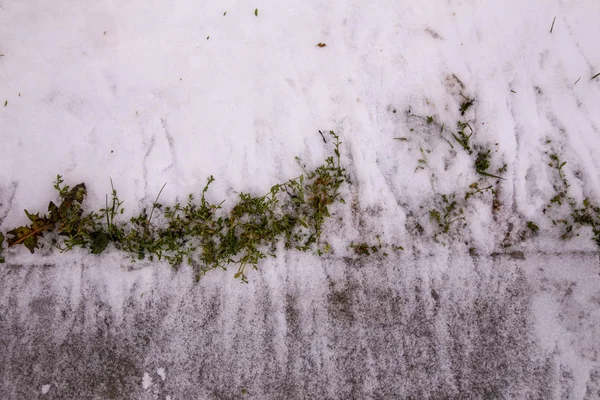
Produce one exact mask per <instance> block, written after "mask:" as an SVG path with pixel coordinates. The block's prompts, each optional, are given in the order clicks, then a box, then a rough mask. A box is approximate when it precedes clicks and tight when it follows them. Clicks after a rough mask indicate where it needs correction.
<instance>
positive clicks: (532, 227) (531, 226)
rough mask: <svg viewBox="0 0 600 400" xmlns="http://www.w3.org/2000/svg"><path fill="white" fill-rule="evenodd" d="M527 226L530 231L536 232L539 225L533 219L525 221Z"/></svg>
mask: <svg viewBox="0 0 600 400" xmlns="http://www.w3.org/2000/svg"><path fill="white" fill-rule="evenodd" d="M527 227H528V228H529V229H530V230H531V232H533V233H536V232H537V231H539V230H540V227H539V226H537V225H536V224H535V223H534V222H533V221H527Z"/></svg>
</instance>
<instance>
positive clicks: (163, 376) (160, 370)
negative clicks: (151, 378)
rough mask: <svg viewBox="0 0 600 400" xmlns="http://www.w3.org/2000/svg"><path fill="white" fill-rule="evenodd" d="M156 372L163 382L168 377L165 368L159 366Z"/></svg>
mask: <svg viewBox="0 0 600 400" xmlns="http://www.w3.org/2000/svg"><path fill="white" fill-rule="evenodd" d="M156 373H157V374H158V376H160V379H162V381H163V382H164V381H165V379H167V373H166V372H165V369H164V368H158V369H157V370H156Z"/></svg>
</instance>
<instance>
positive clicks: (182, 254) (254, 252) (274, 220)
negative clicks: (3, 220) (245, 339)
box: [0, 131, 347, 282]
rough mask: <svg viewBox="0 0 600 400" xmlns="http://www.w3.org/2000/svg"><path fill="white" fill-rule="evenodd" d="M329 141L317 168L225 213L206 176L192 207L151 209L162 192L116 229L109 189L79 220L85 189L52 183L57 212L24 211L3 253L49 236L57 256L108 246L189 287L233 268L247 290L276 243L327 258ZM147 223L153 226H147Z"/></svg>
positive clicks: (333, 171) (334, 177)
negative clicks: (174, 272)
mask: <svg viewBox="0 0 600 400" xmlns="http://www.w3.org/2000/svg"><path fill="white" fill-rule="evenodd" d="M330 135H331V136H332V138H333V140H334V142H333V146H334V148H333V156H330V157H327V158H326V159H325V162H324V164H322V165H321V166H319V167H317V168H316V169H314V170H311V171H307V170H306V169H305V167H304V166H303V165H300V167H301V168H302V169H303V174H302V175H300V176H298V177H297V178H293V179H290V180H288V181H286V182H284V183H280V184H276V185H274V186H273V187H271V189H270V190H269V192H268V193H266V194H265V195H263V196H254V195H251V194H249V193H241V194H240V195H239V200H238V202H237V203H236V204H235V205H234V206H233V207H232V209H231V210H230V211H225V210H223V208H222V204H223V202H221V203H219V204H213V203H211V202H209V201H208V200H207V199H206V193H207V191H208V189H209V186H210V184H211V183H212V182H214V180H215V179H214V177H213V176H210V177H209V178H208V180H207V183H206V185H205V186H204V189H203V190H202V193H201V196H200V199H199V201H196V200H195V198H194V196H193V195H191V194H190V195H189V196H188V199H187V202H186V203H185V204H181V203H176V204H175V205H173V206H163V205H162V204H160V203H159V202H158V200H159V198H160V195H161V193H162V190H163V189H164V186H163V187H162V188H161V190H160V191H159V193H158V195H157V197H156V199H155V201H154V203H152V206H151V208H150V213H149V214H148V213H147V211H146V209H143V210H142V212H141V213H140V214H139V215H137V216H134V217H132V218H131V219H130V220H129V221H128V222H121V221H119V220H118V217H119V216H120V215H121V214H123V211H124V209H123V202H122V201H121V200H120V199H119V197H118V195H117V191H116V190H115V189H114V187H113V186H112V181H111V188H112V194H111V201H110V203H109V200H108V196H107V197H106V201H105V207H104V208H102V209H100V210H99V211H98V212H89V213H86V212H85V211H84V209H83V200H84V197H85V195H86V194H87V192H86V188H85V185H84V184H79V185H76V186H74V187H73V188H70V187H69V186H66V185H64V184H63V179H62V177H61V176H60V175H59V176H58V177H57V180H56V182H55V185H54V188H55V189H56V190H57V192H58V196H59V198H60V200H61V202H60V206H56V205H55V204H54V203H53V202H50V204H49V206H48V214H46V215H43V216H39V214H36V215H32V214H30V213H29V212H28V211H27V210H25V213H26V215H27V217H28V218H29V220H30V221H31V224H30V225H26V226H21V227H18V228H15V229H13V230H11V231H9V232H8V234H9V235H10V236H11V237H9V239H8V245H9V247H10V246H15V245H17V244H23V245H25V246H26V247H27V248H28V249H29V250H30V251H31V252H32V253H33V252H34V250H35V249H36V248H39V246H40V243H39V239H40V238H41V237H43V236H44V235H45V234H51V235H52V239H53V244H54V245H55V246H56V247H57V248H59V249H60V250H61V251H66V250H71V249H73V248H74V247H80V248H86V249H89V250H90V251H91V253H93V254H99V253H102V252H103V251H104V250H105V249H106V248H107V246H108V245H109V244H110V243H112V244H113V246H114V247H115V248H116V249H117V250H120V251H123V252H126V253H128V254H130V255H131V257H132V262H133V261H135V259H145V258H148V259H149V260H154V258H155V257H156V258H157V259H158V260H162V259H163V258H164V259H165V260H167V261H168V262H169V263H170V264H171V266H172V267H173V268H175V269H177V268H178V267H179V265H181V264H182V263H187V264H188V265H190V266H192V267H193V268H194V271H195V275H196V279H199V278H200V277H201V276H202V275H204V274H205V273H206V272H207V271H209V270H212V269H215V268H222V269H226V268H227V267H228V266H235V267H237V272H236V273H235V278H240V279H241V280H242V282H247V275H246V272H247V268H248V267H251V268H254V269H256V268H257V266H258V263H259V262H260V261H261V260H262V259H264V258H266V257H267V256H274V253H275V251H276V247H277V244H278V243H280V242H283V245H284V247H285V248H286V249H296V250H300V251H308V250H310V249H313V248H315V247H316V248H317V254H319V255H321V254H324V253H326V252H329V251H330V246H329V244H328V243H326V242H325V243H324V244H323V243H321V242H322V241H321V239H320V238H321V234H322V230H323V225H324V223H325V221H326V219H327V218H328V217H330V216H331V213H330V208H331V207H332V206H333V205H334V204H335V203H336V202H341V203H343V202H344V200H343V198H342V197H341V193H340V188H341V186H342V184H344V183H345V182H347V175H346V173H345V169H344V168H343V167H342V166H341V163H340V152H339V148H340V145H341V142H340V140H339V136H338V135H336V134H335V133H334V132H333V131H330ZM297 160H298V161H300V160H299V159H297ZM153 217H156V218H158V219H159V221H161V224H156V223H154V222H153V221H154V220H155V219H156V218H154V219H153ZM0 245H1V242H0ZM321 245H322V247H323V249H321V248H320V246H321ZM0 250H1V247H0Z"/></svg>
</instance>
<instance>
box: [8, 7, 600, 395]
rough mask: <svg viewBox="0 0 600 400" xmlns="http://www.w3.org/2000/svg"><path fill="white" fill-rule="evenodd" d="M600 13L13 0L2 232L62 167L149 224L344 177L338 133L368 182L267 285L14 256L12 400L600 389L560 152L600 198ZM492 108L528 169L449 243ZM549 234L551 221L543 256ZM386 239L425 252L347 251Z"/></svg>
mask: <svg viewBox="0 0 600 400" xmlns="http://www.w3.org/2000/svg"><path fill="white" fill-rule="evenodd" d="M255 9H258V10H259V11H258V16H255V13H254V10H255ZM224 13H226V14H225V15H224ZM555 17H556V19H555V22H554V26H553V29H552V32H550V27H551V25H552V21H553V19H554V18H555ZM598 21H600V2H598V1H597V0H560V1H559V0H543V1H542V0H531V1H518V0H506V1H502V2H496V3H491V2H480V1H475V0H463V1H454V0H449V1H446V2H440V1H423V2H414V1H391V0H377V1H372V2H364V1H353V0H349V1H343V2H342V1H319V0H308V1H303V2H294V3H290V2H282V1H274V0H257V1H256V2H255V3H249V2H237V1H235V0H226V1H220V2H198V1H191V0H176V1H174V0H171V1H166V0H149V1H140V0H120V1H118V2H117V1H112V2H91V1H78V2H73V1H68V0H56V1H52V2H47V1H40V0H26V1H13V2H10V1H6V0H0V54H3V56H1V57H0V76H1V77H2V79H0V95H1V96H4V97H3V98H0V139H1V143H2V145H1V146H0V230H1V231H2V232H4V233H6V231H7V230H9V229H11V228H12V227H15V226H18V225H20V224H23V223H24V221H25V218H24V217H25V216H24V215H23V213H22V210H23V209H24V208H27V209H28V210H29V211H30V212H38V211H41V212H44V211H45V207H46V204H47V202H48V200H50V199H54V197H53V196H54V191H53V188H52V182H53V180H54V179H55V177H56V175H57V174H62V175H64V177H65V179H66V181H67V183H69V184H76V183H79V182H85V183H86V184H87V188H88V199H87V200H86V201H87V202H88V203H87V204H90V205H93V206H94V207H102V206H103V205H104V199H105V195H106V193H109V191H110V180H109V178H112V181H113V182H114V184H115V187H116V188H117V190H118V192H119V196H120V197H121V198H122V199H123V200H125V208H126V215H125V217H127V216H131V215H134V214H136V213H137V212H139V211H140V210H141V209H142V207H143V206H144V205H148V204H149V203H151V202H152V201H153V200H154V198H155V196H156V194H157V193H158V191H159V190H160V188H161V187H162V185H163V184H164V183H165V182H166V183H167V186H166V187H165V189H164V191H163V193H162V195H161V201H162V202H163V203H173V202H175V201H176V200H177V199H185V197H186V196H187V194H188V193H190V192H193V193H199V192H200V190H201V189H202V187H203V186H204V184H205V182H206V178H207V177H208V176H209V175H211V174H213V175H214V176H215V178H216V179H217V181H216V182H215V184H213V185H212V186H211V191H210V192H209V198H210V199H211V200H212V201H215V202H220V201H221V200H223V199H227V201H226V203H225V206H226V207H227V206H228V205H230V204H231V203H232V202H233V201H234V199H235V196H236V195H237V193H239V192H242V191H243V192H251V193H256V194H257V193H264V192H266V191H267V190H268V189H269V188H270V186H271V185H272V184H274V183H276V182H279V181H282V180H286V179H288V178H290V177H295V176H297V175H298V173H299V171H298V167H297V165H296V163H295V161H294V157H295V156H300V157H302V158H303V160H304V162H305V163H306V164H307V165H309V166H311V165H312V166H316V165H318V163H320V162H321V161H322V160H323V158H324V157H325V156H327V155H328V154H329V152H330V151H331V143H328V144H324V143H323V141H322V139H321V136H320V135H319V133H318V131H319V130H323V131H328V130H334V131H335V132H337V133H338V134H340V136H341V138H342V141H343V145H342V158H343V162H344V163H345V166H346V167H347V168H348V170H349V172H350V174H351V179H352V182H353V184H352V185H351V186H350V187H347V188H345V189H344V190H345V193H344V194H345V197H346V204H347V205H346V206H343V205H339V206H338V207H336V209H335V210H334V211H335V215H334V218H332V220H331V221H330V224H329V225H328V228H327V232H326V235H327V238H328V240H329V241H330V243H331V244H332V246H333V254H332V255H328V256H327V257H324V258H319V257H317V256H315V255H313V254H298V253H284V252H280V253H279V254H278V258H277V259H274V260H268V261H266V262H264V263H263V264H262V265H261V266H260V270H259V271H253V272H252V273H251V274H250V275H249V279H250V284H249V285H240V284H239V282H238V281H235V280H233V278H232V275H233V274H232V273H231V271H229V272H225V271H214V272H213V273H211V274H209V275H207V276H206V277H205V278H204V279H203V280H202V281H201V282H200V283H199V284H197V285H194V284H193V282H192V278H191V274H190V271H189V270H187V269H185V268H183V269H182V270H181V271H180V272H179V273H174V272H173V271H171V270H170V269H169V268H168V266H166V265H164V264H158V263H154V264H151V263H144V262H142V263H136V264H133V265H132V264H130V262H129V260H127V259H125V258H123V257H122V256H120V255H119V254H116V253H115V252H108V253H106V254H103V255H101V256H92V255H89V254H83V253H80V252H73V253H69V254H58V252H56V251H54V252H49V251H40V252H36V253H35V254H33V255H31V254H29V253H28V251H27V250H26V249H23V248H20V249H10V250H9V251H7V252H6V258H7V263H6V264H2V265H0V272H1V275H2V277H1V279H0V305H2V307H1V310H0V348H2V349H5V350H3V351H2V352H0V364H2V365H4V366H6V367H5V368H4V370H3V371H2V372H0V379H1V380H2V385H0V397H1V398H7V399H8V398H32V396H35V395H33V394H32V393H33V392H36V393H38V391H39V389H36V388H39V387H40V386H41V385H42V384H43V383H44V382H48V381H49V380H50V379H51V381H52V382H57V383H56V386H55V388H53V390H52V392H48V393H46V394H47V395H49V396H55V397H54V398H150V397H148V396H157V397H156V398H158V396H160V398H165V397H166V398H168V397H169V396H171V397H172V398H232V397H239V396H240V395H241V393H242V391H244V393H246V394H245V397H247V398H257V399H266V398H282V397H286V398H410V397H412V398H458V397H463V398H494V397H496V398H548V399H560V398H574V399H596V398H600V363H599V357H600V341H598V339H597V338H598V337H599V335H600V309H599V307H600V259H599V253H598V248H597V246H596V244H594V243H593V241H592V240H590V238H591V232H590V230H589V229H581V230H580V231H578V233H579V234H580V236H578V237H574V238H573V239H571V240H568V241H564V240H561V239H560V232H559V231H558V230H557V229H556V228H555V227H554V226H553V224H552V222H551V220H550V218H548V217H547V216H546V215H544V214H543V212H542V209H543V208H544V207H545V205H546V204H547V203H548V202H549V200H550V198H552V197H553V196H554V194H555V189H554V187H553V185H555V184H556V176H555V171H553V169H552V168H550V167H548V166H547V164H548V155H549V154H552V153H557V154H559V155H560V157H561V159H563V160H564V161H566V162H567V166H566V167H565V173H566V176H567V178H568V179H569V182H570V184H571V187H570V191H571V195H572V196H574V197H575V198H576V200H577V201H579V202H581V201H582V200H583V199H584V198H591V199H594V200H595V201H596V202H600V192H599V188H600V185H599V183H600V174H599V171H600V161H599V160H598V157H597V156H596V155H597V154H600V78H597V79H595V80H590V78H591V77H592V76H593V75H595V74H596V73H598V72H600V47H599V46H598V38H599V37H600V23H598ZM318 43H325V44H326V46H325V47H318V46H317V44H318ZM466 98H473V99H475V102H474V104H473V106H472V107H471V108H470V109H469V110H468V111H467V113H466V114H465V116H464V118H465V119H466V120H468V121H469V122H470V124H471V125H472V126H473V128H474V131H475V133H474V136H473V139H472V140H473V142H474V143H477V144H478V145H480V146H484V147H485V148H489V149H491V150H492V157H493V158H492V163H493V169H494V170H496V169H498V168H499V167H501V166H502V165H503V164H506V165H507V171H506V172H505V173H503V174H502V176H503V177H504V178H505V179H506V180H505V181H501V182H500V183H499V184H498V185H499V188H500V189H499V190H498V192H497V196H496V200H497V202H498V204H500V211H499V212H498V213H493V212H492V211H491V210H492V201H493V198H492V197H491V196H481V197H478V198H476V199H474V200H473V201H472V202H471V203H470V205H469V206H468V208H467V209H466V214H467V216H466V219H465V220H464V221H463V220H461V221H460V222H459V224H463V225H464V227H463V228H462V230H461V231H460V232H458V231H454V230H453V231H452V232H454V233H453V235H454V236H452V235H447V236H444V235H442V236H441V238H438V240H433V239H432V235H431V234H430V233H431V231H432V229H434V228H435V226H434V225H433V224H432V223H431V221H430V219H429V218H428V211H429V210H430V209H431V208H432V207H433V206H434V204H435V202H434V199H435V198H436V196H438V195H439V194H442V193H447V194H449V193H451V192H454V191H457V192H461V191H462V192H461V193H464V192H465V190H467V188H468V187H469V185H470V184H472V183H473V182H475V181H476V180H477V179H478V178H479V176H478V175H477V174H476V173H475V171H474V169H473V166H472V158H471V157H469V156H468V154H466V152H464V151H462V149H461V148H460V147H459V146H458V145H457V144H456V142H452V140H453V139H452V137H451V136H450V131H451V130H452V131H454V132H456V129H455V127H456V121H458V120H460V119H461V118H463V117H461V116H460V112H459V107H460V105H461V104H462V103H463V102H464V101H465V99H466ZM409 110H410V112H409ZM427 116H431V117H433V122H432V123H429V124H428V123H427V120H426V117H427ZM442 125H443V126H444V127H445V131H444V132H442V134H440V131H441V126H442ZM442 136H444V138H446V139H448V140H449V141H451V142H452V143H454V147H453V148H451V147H450V146H449V144H448V143H447V142H446V141H444V140H443V139H444V138H443V137H442ZM399 137H402V138H407V140H406V141H400V140H394V138H399ZM548 141H550V142H548ZM421 149H423V152H421ZM423 155H425V157H426V159H427V163H426V165H425V166H424V168H423V169H416V167H417V166H419V165H421V164H423V163H420V162H419V161H418V160H419V159H422V157H423ZM423 165H424V164H423ZM415 169H416V170H415ZM489 182H491V183H494V182H495V181H494V180H490V181H489ZM416 221H420V223H421V224H422V225H423V228H424V231H425V234H423V235H419V234H417V233H416V231H415V229H416V225H415V222H416ZM526 221H533V222H535V223H536V224H537V225H538V226H539V227H540V232H539V234H538V235H529V236H531V237H529V236H528V237H527V240H523V241H521V240H517V237H518V236H519V234H520V232H527V231H526V230H525V222H526ZM457 226H458V225H457ZM507 232H509V233H510V235H509V236H511V240H512V247H510V248H508V249H507V248H504V247H502V242H503V240H504V238H505V235H506V234H507ZM376 236H379V237H380V240H381V241H382V242H383V243H388V244H397V245H402V246H403V247H404V249H405V250H404V251H403V252H390V253H391V254H390V255H389V256H388V257H385V258H382V257H379V258H378V257H371V258H359V257H357V256H356V255H355V254H354V253H353V252H352V250H351V249H349V248H348V245H349V244H350V243H351V242H355V243H358V242H363V241H368V242H370V243H374V242H375V241H376V239H375V238H376ZM456 238H459V239H456ZM469 248H474V249H475V251H476V253H477V256H472V255H469V251H468V249H469ZM163 366H164V367H163ZM161 369H162V372H161ZM165 369H168V370H169V380H168V381H166V380H165V372H164V371H165ZM145 371H156V373H157V374H158V376H160V378H161V379H160V380H158V379H156V383H155V384H152V376H150V374H148V373H146V372H145ZM142 375H143V382H142V386H140V380H139V379H140V378H139V377H140V376H142ZM46 386H47V385H46ZM46 386H42V392H43V390H44V388H45V387H46ZM150 388H151V390H148V392H145V391H144V390H145V389H150ZM142 389H144V390H142ZM167 393H169V395H167ZM144 396H146V397H144Z"/></svg>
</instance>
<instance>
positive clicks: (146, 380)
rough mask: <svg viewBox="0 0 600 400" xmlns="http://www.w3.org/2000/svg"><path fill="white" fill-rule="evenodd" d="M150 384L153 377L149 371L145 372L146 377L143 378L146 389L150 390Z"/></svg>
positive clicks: (143, 385)
mask: <svg viewBox="0 0 600 400" xmlns="http://www.w3.org/2000/svg"><path fill="white" fill-rule="evenodd" d="M150 386H152V377H151V376H150V375H149V374H148V373H147V372H144V377H143V378H142V387H143V388H144V390H148V388H149V387H150Z"/></svg>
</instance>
